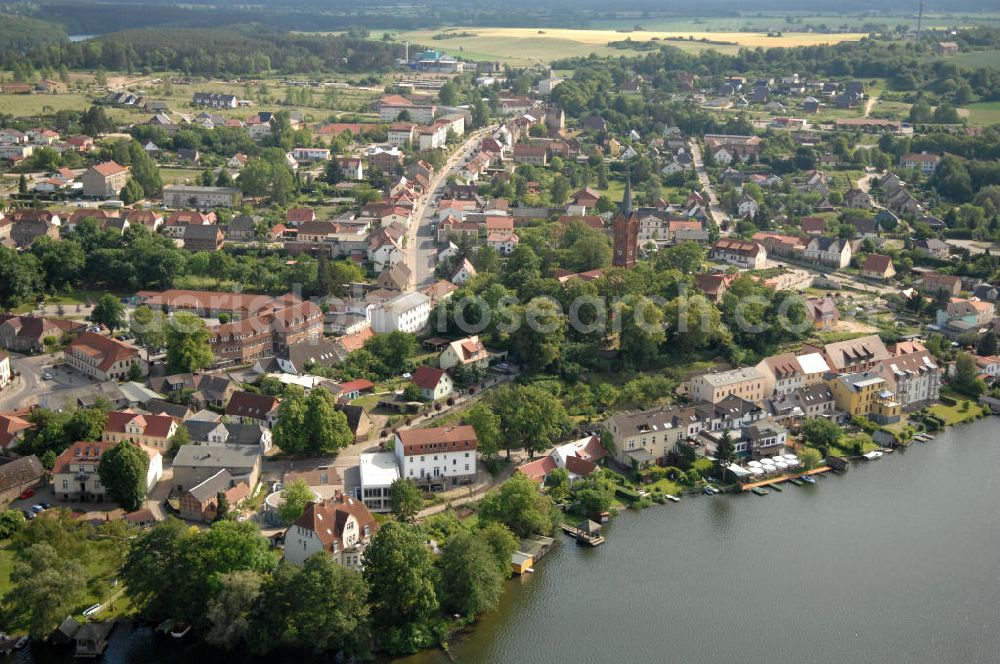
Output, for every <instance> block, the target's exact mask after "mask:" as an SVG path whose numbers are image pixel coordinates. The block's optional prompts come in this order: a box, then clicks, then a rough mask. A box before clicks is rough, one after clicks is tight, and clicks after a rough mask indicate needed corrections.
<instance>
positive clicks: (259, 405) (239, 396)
mask: <svg viewBox="0 0 1000 664" xmlns="http://www.w3.org/2000/svg"><path fill="white" fill-rule="evenodd" d="M279 403H281V401H280V400H279V399H278V398H277V397H272V396H268V395H266V394H254V393H252V392H244V391H242V390H240V391H237V392H233V396H231V397H230V398H229V403H228V404H227V405H226V415H233V416H236V417H250V418H253V419H255V420H262V419H264V417H265V416H266V415H267V414H268V413H270V412H271V411H272V410H274V409H275V408H277V407H278V404H279Z"/></svg>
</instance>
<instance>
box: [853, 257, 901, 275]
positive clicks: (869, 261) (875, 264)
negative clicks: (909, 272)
mask: <svg viewBox="0 0 1000 664" xmlns="http://www.w3.org/2000/svg"><path fill="white" fill-rule="evenodd" d="M861 276H863V277H867V278H868V279H878V280H879V281H888V280H889V279H892V278H893V277H894V276H896V268H895V267H893V265H892V257H890V256H882V255H880V254H868V257H867V258H866V259H865V264H864V265H863V266H862V267H861Z"/></svg>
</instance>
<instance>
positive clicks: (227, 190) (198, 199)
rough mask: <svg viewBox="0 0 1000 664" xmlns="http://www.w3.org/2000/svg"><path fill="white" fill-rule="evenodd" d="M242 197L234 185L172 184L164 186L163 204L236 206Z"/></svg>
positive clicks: (209, 206)
mask: <svg viewBox="0 0 1000 664" xmlns="http://www.w3.org/2000/svg"><path fill="white" fill-rule="evenodd" d="M240 198H241V194H240V190H239V189H234V188H233V187H195V186H191V185H182V184H171V185H167V186H166V187H164V188H163V204H164V205H166V206H167V207H171V208H190V207H195V208H211V207H236V206H237V205H239V203H240Z"/></svg>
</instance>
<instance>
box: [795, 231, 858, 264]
mask: <svg viewBox="0 0 1000 664" xmlns="http://www.w3.org/2000/svg"><path fill="white" fill-rule="evenodd" d="M802 256H803V258H805V260H807V261H810V262H812V263H818V264H820V265H826V266H828V267H832V268H834V269H837V270H839V269H842V268H845V267H847V266H848V265H850V264H851V243H850V242H849V241H848V240H845V239H842V238H839V237H825V236H822V235H821V236H816V237H813V238H811V239H810V240H809V243H808V244H806V247H805V249H804V250H803V251H802Z"/></svg>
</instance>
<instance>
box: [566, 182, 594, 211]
mask: <svg viewBox="0 0 1000 664" xmlns="http://www.w3.org/2000/svg"><path fill="white" fill-rule="evenodd" d="M600 198H601V193H600V192H598V191H595V190H593V189H591V188H590V187H584V188H583V189H580V190H578V191H576V192H574V193H573V195H572V196H570V200H571V201H573V204H574V205H581V206H584V207H588V208H589V207H594V206H595V205H597V201H598V200H599V199H600Z"/></svg>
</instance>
